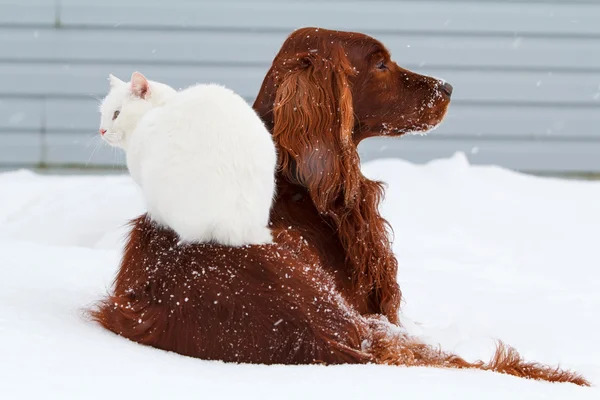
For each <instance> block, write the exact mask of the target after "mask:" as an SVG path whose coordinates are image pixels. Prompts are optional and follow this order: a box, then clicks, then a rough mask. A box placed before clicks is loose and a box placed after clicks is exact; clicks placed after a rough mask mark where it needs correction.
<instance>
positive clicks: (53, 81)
mask: <svg viewBox="0 0 600 400" xmlns="http://www.w3.org/2000/svg"><path fill="white" fill-rule="evenodd" d="M135 70H139V71H141V72H142V73H144V74H145V75H146V76H147V77H148V79H151V80H157V81H161V82H164V83H167V84H169V85H171V86H173V87H175V88H182V87H187V86H190V85H193V84H195V83H197V82H201V83H208V82H216V83H220V84H223V85H225V86H228V87H230V88H232V89H233V90H235V91H237V92H238V93H239V94H240V95H242V96H243V97H245V98H248V99H254V98H255V97H256V94H257V93H258V90H259V89H260V85H261V83H262V80H263V78H264V76H265V74H266V72H267V69H266V68H263V67H250V66H248V67H218V66H156V65H148V66H145V65H141V64H137V65H126V64H121V65H115V66H109V65H85V64H83V65H80V64H71V65H69V64H65V65H59V64H23V63H15V64H0V88H2V92H4V93H5V94H6V93H9V94H20V95H31V96H44V95H50V96H65V95H70V96H90V97H92V96H104V95H105V94H106V93H107V92H108V82H107V77H108V74H109V73H113V74H115V75H117V76H118V77H119V78H121V79H123V80H128V79H129V77H130V76H131V73H132V72H133V71H135ZM419 72H422V73H426V74H432V75H434V76H439V77H442V78H444V79H446V80H447V81H449V82H451V83H452V85H454V87H455V95H454V96H453V99H454V100H456V101H457V102H461V101H468V102H471V103H472V102H484V103H485V102H486V101H487V102H504V103H511V102H520V103H522V102H532V103H536V104H538V103H539V104H543V103H548V104H557V103H559V104H565V105H568V104H569V103H572V104H576V105H581V104H587V106H589V107H598V111H600V74H573V73H544V72H522V71H514V72H507V71H455V70H431V71H429V70H427V68H421V69H419ZM0 97H1V96H0Z"/></svg>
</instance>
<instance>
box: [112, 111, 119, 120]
mask: <svg viewBox="0 0 600 400" xmlns="http://www.w3.org/2000/svg"><path fill="white" fill-rule="evenodd" d="M119 114H121V111H119V110H117V111H115V113H114V114H113V121H114V120H115V119H117V117H118V116H119Z"/></svg>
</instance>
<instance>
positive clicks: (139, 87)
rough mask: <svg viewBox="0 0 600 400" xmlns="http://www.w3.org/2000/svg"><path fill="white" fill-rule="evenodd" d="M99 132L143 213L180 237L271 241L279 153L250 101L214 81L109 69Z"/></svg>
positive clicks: (233, 242)
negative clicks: (132, 184)
mask: <svg viewBox="0 0 600 400" xmlns="http://www.w3.org/2000/svg"><path fill="white" fill-rule="evenodd" d="M110 87H111V88H110V92H109V94H108V95H107V96H106V98H105V99H104V100H103V102H102V105H101V106H100V111H101V113H102V117H101V122H100V134H101V135H102V137H103V139H104V140H105V141H106V142H108V143H109V144H111V145H112V146H117V147H121V148H123V149H124V150H125V152H126V155H127V168H128V169H129V171H130V173H131V176H132V177H133V179H134V180H135V181H136V182H137V183H138V185H139V186H140V187H141V189H142V192H143V194H144V197H145V201H146V205H147V208H148V214H149V215H150V217H151V218H152V219H153V220H155V221H157V222H158V223H159V224H162V225H166V226H169V227H170V228H172V229H173V230H174V231H175V232H176V233H177V234H178V235H179V237H180V239H181V240H182V241H184V242H194V243H198V242H210V241H213V242H216V243H220V244H224V245H228V246H243V245H246V244H265V243H272V236H271V231H270V229H269V228H268V224H269V213H270V209H271V205H272V202H273V197H274V192H275V168H276V162H277V155H276V150H275V145H274V143H273V139H272V138H271V134H270V133H269V131H268V130H267V129H266V128H265V126H264V124H263V122H262V121H261V119H260V118H259V117H258V115H257V114H256V113H255V112H254V110H253V109H252V107H250V105H248V104H247V103H246V101H244V99H243V98H242V97H240V96H239V95H237V94H236V93H234V92H233V91H231V90H229V89H227V88H224V87H222V86H219V85H215V84H208V85H196V86H192V87H190V88H188V89H184V90H182V91H179V92H177V91H175V90H174V89H173V88H171V87H169V86H167V85H165V84H162V83H159V82H154V81H148V80H147V79H146V78H145V77H144V76H143V75H142V74H140V73H139V72H134V73H133V75H132V76H131V82H128V83H126V82H123V81H121V80H120V79H118V78H116V77H114V76H113V75H110Z"/></svg>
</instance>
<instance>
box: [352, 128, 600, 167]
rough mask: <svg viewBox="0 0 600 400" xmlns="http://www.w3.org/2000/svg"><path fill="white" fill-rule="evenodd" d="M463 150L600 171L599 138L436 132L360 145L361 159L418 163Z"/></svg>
mask: <svg viewBox="0 0 600 400" xmlns="http://www.w3.org/2000/svg"><path fill="white" fill-rule="evenodd" d="M458 151H460V152H463V153H465V155H466V156H467V158H468V159H469V162H470V163H471V164H478V165H502V166H503V167H506V168H512V169H516V170H521V171H532V172H553V173H563V172H600V157H598V154H600V141H587V142H586V141H581V142H570V141H564V142H561V141H553V142H546V141H521V142H515V141H506V140H478V139H463V140H452V141H449V140H440V139H438V138H436V137H435V136H434V135H431V136H428V137H415V138H412V137H410V138H406V139H399V140H398V139H392V138H373V139H368V140H365V141H364V142H363V143H361V145H360V154H361V161H362V162H366V161H369V160H374V159H377V158H402V159H405V160H409V161H411V162H415V163H426V162H429V161H431V160H433V159H437V158H442V157H450V156H452V155H453V154H454V153H456V152H458Z"/></svg>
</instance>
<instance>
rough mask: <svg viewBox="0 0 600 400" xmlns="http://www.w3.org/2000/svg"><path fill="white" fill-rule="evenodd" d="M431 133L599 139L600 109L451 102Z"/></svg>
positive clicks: (68, 123) (83, 105) (53, 105)
mask: <svg viewBox="0 0 600 400" xmlns="http://www.w3.org/2000/svg"><path fill="white" fill-rule="evenodd" d="M46 113H47V115H48V120H47V127H48V130H49V131H52V132H71V133H72V134H73V135H94V134H95V132H97V130H98V127H99V123H100V113H99V110H98V106H97V102H96V101H95V100H94V99H49V100H48V101H47V109H46ZM431 135H432V136H435V137H438V138H446V139H449V138H456V137H464V136H471V137H475V138H483V139H486V138H498V137H506V138H507V139H512V140H515V139H516V140H521V139H535V140H553V139H555V138H562V139H565V140H568V139H572V140H579V139H580V138H587V139H596V140H599V139H600V112H598V110H597V109H585V108H564V107H516V106H515V107H476V106H468V105H459V104H457V105H455V104H451V106H450V110H449V112H448V114H447V116H446V119H445V120H444V123H443V124H442V125H441V126H440V127H439V129H437V130H436V131H435V132H434V133H432V134H431ZM599 141H600V140H599ZM599 158H600V157H599Z"/></svg>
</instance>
